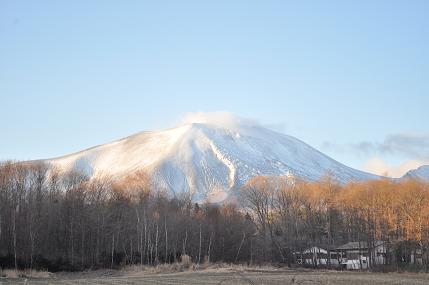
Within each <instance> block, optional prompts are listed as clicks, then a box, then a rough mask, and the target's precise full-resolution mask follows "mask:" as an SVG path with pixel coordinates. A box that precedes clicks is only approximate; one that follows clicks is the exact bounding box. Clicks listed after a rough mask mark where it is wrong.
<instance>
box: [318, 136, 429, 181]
mask: <svg viewBox="0 0 429 285" xmlns="http://www.w3.org/2000/svg"><path fill="white" fill-rule="evenodd" d="M322 149H324V150H329V151H334V152H338V153H344V152H348V153H352V154H355V155H357V156H359V157H371V159H369V160H368V161H367V163H366V164H365V165H364V169H365V170H367V171H371V172H374V173H377V174H386V173H388V175H389V176H392V177H400V176H402V175H403V174H405V173H406V172H407V171H409V170H411V169H415V168H417V167H419V166H421V165H425V164H429V134H400V133H398V134H390V135H387V136H386V137H385V138H384V140H383V141H382V142H370V141H361V142H358V143H349V144H337V143H333V142H325V143H323V145H322ZM382 156H383V157H385V156H396V157H403V158H404V159H405V161H404V162H403V163H401V164H399V165H391V164H389V163H387V162H386V161H385V160H383V159H382V158H381V157H382Z"/></svg>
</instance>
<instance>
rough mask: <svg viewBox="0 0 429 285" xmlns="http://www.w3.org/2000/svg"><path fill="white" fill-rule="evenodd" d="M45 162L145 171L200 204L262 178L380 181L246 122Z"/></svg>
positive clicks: (162, 134) (189, 128) (124, 142)
mask: <svg viewBox="0 0 429 285" xmlns="http://www.w3.org/2000/svg"><path fill="white" fill-rule="evenodd" d="M43 161H44V162H46V163H47V164H48V165H50V166H51V167H57V168H59V169H61V170H62V171H69V170H77V171H81V172H84V173H85V174H87V175H88V176H94V175H98V174H108V175H110V176H112V177H113V178H117V179H120V178H122V177H125V176H127V175H129V174H131V173H133V172H135V171H138V170H144V171H146V172H147V173H148V174H149V175H151V177H152V179H153V182H154V184H155V185H156V186H157V187H158V188H163V189H166V190H168V191H171V192H173V193H179V192H182V191H191V192H192V193H193V194H194V198H195V199H196V200H208V201H211V202H217V201H222V200H224V199H225V198H227V197H228V195H229V193H230V192H231V191H233V190H234V189H238V188H239V187H240V186H242V185H243V184H245V183H246V182H247V181H248V180H249V179H250V178H252V177H254V176H257V175H286V176H289V177H300V178H303V179H307V180H310V181H316V180H319V179H320V178H322V177H323V176H325V175H326V174H328V173H329V174H330V175H331V176H333V177H334V178H336V179H337V180H338V181H340V182H342V183H346V182H349V181H362V180H368V179H377V178H379V176H376V175H373V174H369V173H365V172H362V171H359V170H356V169H353V168H350V167H347V166H345V165H343V164H341V163H339V162H337V161H335V160H334V159H332V158H330V157H328V156H326V155H325V154H323V153H321V152H319V151H318V150H316V149H314V148H313V147H311V146H309V145H307V144H306V143H304V142H302V141H300V140H298V139H296V138H294V137H291V136H288V135H284V134H281V133H278V132H275V131H272V130H269V129H266V128H264V127H261V126H259V125H255V124H247V123H242V122H237V123H236V124H234V126H226V125H219V124H217V125H212V124H201V123H191V124H185V125H181V126H179V127H176V128H172V129H168V130H163V131H156V132H142V133H138V134H136V135H133V136H130V137H127V138H124V139H121V140H118V141H115V142H111V143H108V144H104V145H100V146H96V147H93V148H90V149H87V150H84V151H81V152H78V153H74V154H70V155H66V156H63V157H59V158H53V159H47V160H43ZM410 175H411V174H410Z"/></svg>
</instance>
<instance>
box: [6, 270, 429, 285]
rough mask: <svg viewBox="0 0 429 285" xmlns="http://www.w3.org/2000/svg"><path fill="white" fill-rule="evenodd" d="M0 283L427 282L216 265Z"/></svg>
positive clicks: (402, 276) (428, 280)
mask: <svg viewBox="0 0 429 285" xmlns="http://www.w3.org/2000/svg"><path fill="white" fill-rule="evenodd" d="M0 284H1V285H3V284H64V285H65V284H117V285H120V284H142V285H146V284H147V285H149V284H169V285H182V284H183V285H186V284H190V285H191V284H207V285H208V284H219V285H220V284H224V285H229V284H238V285H241V284H243V285H244V284H251V285H264V284H267V285H268V284H351V285H353V284H356V285H365V284H368V285H377V284H398V285H399V284H400V285H406V284H410V285H418V284H425V285H427V284H429V274H412V273H367V272H348V271H347V272H338V271H311V270H237V269H230V270H226V269H215V270H202V271H185V272H178V273H146V272H122V271H109V270H104V271H90V272H82V273H57V274H51V276H50V277H48V278H18V279H7V278H0Z"/></svg>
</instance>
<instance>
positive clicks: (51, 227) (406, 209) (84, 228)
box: [0, 162, 429, 271]
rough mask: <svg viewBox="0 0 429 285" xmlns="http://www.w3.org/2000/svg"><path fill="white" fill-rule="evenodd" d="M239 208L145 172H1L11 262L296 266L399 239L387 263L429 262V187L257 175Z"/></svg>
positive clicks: (5, 263) (5, 262) (0, 232)
mask: <svg viewBox="0 0 429 285" xmlns="http://www.w3.org/2000/svg"><path fill="white" fill-rule="evenodd" d="M233 192H234V193H232V194H231V199H230V202H228V203H227V202H225V203H223V204H217V205H209V204H198V203H195V201H194V199H193V197H192V195H191V193H176V194H175V195H173V194H172V193H170V192H168V191H166V190H163V189H156V187H154V185H153V183H152V181H151V179H150V177H149V176H148V175H147V174H146V173H144V172H141V171H140V172H136V173H133V174H131V175H130V176H128V177H126V178H124V179H121V180H117V179H112V178H111V177H108V176H98V177H93V178H91V179H89V178H88V177H86V176H85V175H83V174H81V173H78V172H73V171H72V172H68V173H61V172H60V171H57V170H55V169H49V168H48V167H47V166H46V165H44V164H43V163H31V164H25V163H16V162H4V163H2V164H1V165H0V267H11V268H43V269H48V270H51V271H56V270H82V269H86V268H100V267H104V268H114V267H118V266H122V265H127V264H146V265H157V264H160V263H173V262H178V261H180V259H181V257H182V256H189V257H190V258H191V259H192V261H193V262H195V263H203V262H231V263H248V264H255V263H283V264H287V265H292V264H294V263H295V262H296V260H295V255H294V253H295V252H297V251H302V250H304V249H305V248H308V247H310V246H314V245H323V246H325V248H328V249H334V248H335V246H336V245H340V244H342V243H345V242H348V241H365V242H368V244H371V243H374V242H375V241H377V240H383V241H386V242H388V244H389V246H390V247H391V251H390V252H391V254H390V255H389V258H388V259H387V262H386V265H392V266H408V265H409V264H410V262H411V261H410V254H411V253H412V252H414V253H415V252H417V251H419V252H420V254H421V256H422V263H421V266H422V267H424V268H426V269H427V268H428V261H429V186H428V184H426V183H424V182H422V181H417V180H407V181H393V180H387V179H386V180H377V181H368V182H361V183H349V184H347V185H341V184H339V183H337V182H336V181H335V180H334V179H333V178H331V177H329V176H326V177H325V178H324V179H322V180H321V181H318V182H306V181H301V180H299V179H294V180H290V179H286V178H283V177H255V178H253V179H251V180H250V181H249V182H248V183H247V184H246V185H244V186H243V187H241V188H240V189H237V190H234V191H233Z"/></svg>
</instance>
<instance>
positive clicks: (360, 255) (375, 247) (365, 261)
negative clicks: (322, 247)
mask: <svg viewBox="0 0 429 285" xmlns="http://www.w3.org/2000/svg"><path fill="white" fill-rule="evenodd" d="M336 250H337V251H338V252H339V254H340V260H341V265H342V266H343V267H344V268H346V269H352V270H353V269H354V270H359V269H368V268H371V267H373V266H376V265H383V264H386V257H387V244H386V242H384V241H375V242H373V243H370V244H369V246H368V243H367V242H358V241H353V242H348V243H346V244H344V245H342V246H340V247H338V248H337V249H336Z"/></svg>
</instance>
